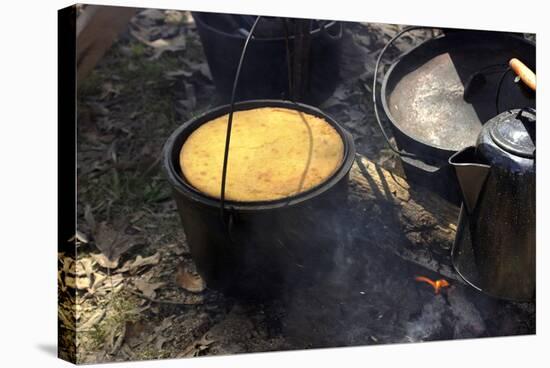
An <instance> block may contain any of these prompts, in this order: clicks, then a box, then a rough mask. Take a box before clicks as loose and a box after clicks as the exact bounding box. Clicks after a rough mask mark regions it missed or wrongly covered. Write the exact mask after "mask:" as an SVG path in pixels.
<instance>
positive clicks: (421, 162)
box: [380, 27, 536, 204]
mask: <svg viewBox="0 0 550 368" xmlns="http://www.w3.org/2000/svg"><path fill="white" fill-rule="evenodd" d="M414 28H423V27H414ZM444 32H445V33H444V34H443V35H440V36H437V37H434V38H432V39H429V40H427V41H424V42H423V43H421V44H420V45H418V46H416V47H414V48H413V49H411V50H409V51H407V52H405V53H403V54H401V55H400V56H399V57H398V58H397V59H396V60H395V61H394V62H393V64H392V65H391V66H390V67H389V69H388V71H387V72H386V73H385V75H384V78H383V81H382V89H381V93H380V97H381V101H382V106H383V110H384V112H385V114H386V117H387V120H388V122H389V125H390V127H391V131H392V133H393V136H394V137H395V141H396V144H397V147H398V148H399V149H400V150H402V151H405V152H408V153H411V154H414V155H419V156H420V158H417V159H415V158H410V157H402V162H403V166H404V169H405V173H406V175H407V178H408V179H410V180H411V181H413V182H416V183H418V184H421V185H424V186H427V187H429V188H430V189H432V190H433V191H434V192H436V193H438V194H440V195H441V196H442V197H443V198H446V199H447V200H450V201H451V202H454V203H456V204H459V203H460V200H461V197H460V191H459V189H458V186H457V185H456V180H455V177H454V172H453V170H452V168H451V167H450V166H449V165H448V163H447V160H448V158H449V157H450V156H451V155H453V154H455V153H456V152H457V151H460V150H461V149H463V148H465V147H467V146H470V145H473V144H474V143H475V141H476V139H477V136H478V134H479V132H480V131H481V128H482V126H483V124H484V123H485V122H486V121H488V120H489V119H491V118H492V117H494V116H496V115H498V114H499V113H500V112H502V111H505V110H509V109H513V108H524V107H535V94H534V92H533V91H531V90H529V89H528V88H526V87H525V86H523V83H515V82H514V77H515V75H514V73H506V67H507V64H508V61H509V60H510V59H511V58H513V57H516V58H519V59H521V60H522V61H524V62H525V63H526V64H527V65H528V66H529V67H530V68H531V69H532V70H535V69H536V65H535V63H536V60H535V44H534V43H533V42H531V41H529V40H527V39H525V38H523V37H522V36H519V35H517V34H511V33H505V32H492V31H469V30H451V29H445V30H444ZM505 73H506V75H505ZM497 91H498V92H497ZM497 93H498V94H499V95H500V96H499V97H500V98H499V103H498V105H499V106H498V108H497V106H496V95H497Z"/></svg>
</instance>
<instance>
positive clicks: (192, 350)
mask: <svg viewBox="0 0 550 368" xmlns="http://www.w3.org/2000/svg"><path fill="white" fill-rule="evenodd" d="M214 342H216V340H213V339H212V340H211V339H210V338H209V337H208V334H207V333H206V334H204V335H203V336H202V337H201V338H200V339H199V340H197V341H195V342H193V343H192V344H191V345H188V346H187V347H186V348H185V349H183V351H182V352H181V353H180V354H178V356H177V358H187V357H196V356H199V355H200V353H201V352H203V351H205V350H206V349H208V348H209V347H210V345H212V344H213V343H214Z"/></svg>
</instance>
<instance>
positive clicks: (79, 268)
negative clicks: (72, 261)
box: [75, 258, 93, 277]
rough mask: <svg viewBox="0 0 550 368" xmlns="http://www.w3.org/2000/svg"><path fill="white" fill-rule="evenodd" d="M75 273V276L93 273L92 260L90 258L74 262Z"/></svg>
mask: <svg viewBox="0 0 550 368" xmlns="http://www.w3.org/2000/svg"><path fill="white" fill-rule="evenodd" d="M75 273H76V275H77V276H88V277H90V275H91V274H92V273H93V270H92V260H91V259H90V258H82V259H79V260H78V261H76V269H75Z"/></svg>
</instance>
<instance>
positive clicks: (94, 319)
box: [77, 308, 105, 331]
mask: <svg viewBox="0 0 550 368" xmlns="http://www.w3.org/2000/svg"><path fill="white" fill-rule="evenodd" d="M104 316H105V309H103V308H99V309H98V310H96V312H95V313H94V314H92V316H91V317H90V318H88V320H87V321H86V322H84V323H82V324H81V325H78V326H77V329H78V331H86V330H89V329H90V328H92V327H93V326H94V325H96V324H98V323H99V322H101V320H102V319H103V317H104Z"/></svg>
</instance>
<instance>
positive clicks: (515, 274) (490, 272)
mask: <svg viewBox="0 0 550 368" xmlns="http://www.w3.org/2000/svg"><path fill="white" fill-rule="evenodd" d="M528 114H529V116H530V118H528V119H525V118H522V120H519V118H518V116H524V113H523V112H522V111H520V110H512V111H508V112H505V113H502V114H500V115H498V116H497V117H495V118H493V119H491V120H490V121H489V122H487V124H486V125H485V127H484V129H483V130H482V132H481V134H480V136H479V139H478V142H477V148H476V149H475V153H473V151H474V148H473V147H472V148H469V149H466V150H464V151H462V152H460V153H458V154H457V155H456V157H454V158H453V160H454V162H455V163H456V164H458V165H459V167H458V168H457V176H459V181H460V184H461V186H462V188H463V192H465V194H467V193H477V196H476V199H467V198H465V200H467V201H468V202H469V203H468V205H467V206H466V208H465V209H463V212H464V213H463V214H462V215H461V221H460V224H459V234H457V241H456V243H455V250H454V252H453V257H454V263H455V267H456V268H457V270H458V271H459V272H460V273H461V274H462V276H463V277H464V278H465V279H466V280H468V282H470V283H472V284H473V285H474V286H476V287H477V288H479V289H480V290H483V291H484V292H486V293H489V294H491V295H495V296H498V297H502V298H508V299H515V300H533V299H534V298H535V248H536V227H535V224H536V218H535V212H536V211H535V209H536V202H535V191H536V177H535V159H534V157H522V156H519V155H516V154H515V153H514V152H510V151H507V150H504V149H503V148H502V147H501V146H500V145H498V144H497V143H496V142H495V141H494V140H493V139H492V136H493V134H492V132H493V130H494V129H499V130H500V131H502V130H504V131H508V130H507V129H505V127H504V125H507V128H509V129H510V131H508V133H509V134H510V135H511V136H513V135H514V134H512V133H513V132H512V130H513V131H515V132H516V133H517V134H518V135H522V134H523V133H525V134H527V132H528V133H529V134H528V135H529V136H530V137H532V138H529V141H530V142H531V143H532V142H534V141H535V135H534V134H535V118H534V112H531V113H528ZM518 124H519V125H520V126H521V128H519V127H518ZM523 139H526V138H525V137H523ZM529 147H530V146H529V145H528V147H527V148H529ZM524 148H525V147H524ZM531 149H534V147H531ZM523 156H525V155H523ZM480 164H482V165H486V166H487V167H488V169H487V171H488V172H487V173H484V175H486V176H487V177H486V180H485V179H484V178H482V179H483V180H481V181H479V180H475V179H476V178H475V177H474V178H469V179H468V175H470V176H471V175H474V176H479V175H481V173H480V172H479V170H478V167H479V165H480ZM469 170H477V171H475V172H473V174H472V173H470V172H469ZM461 176H462V177H463V179H464V180H460V179H461V178H460V177H461ZM466 223H467V225H466ZM463 231H468V232H469V234H468V235H462V234H460V233H461V232H463Z"/></svg>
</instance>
